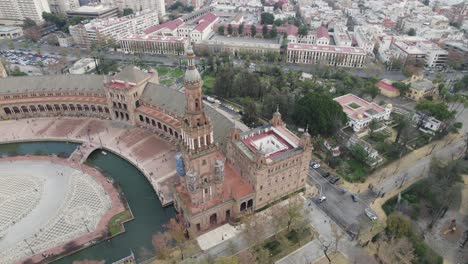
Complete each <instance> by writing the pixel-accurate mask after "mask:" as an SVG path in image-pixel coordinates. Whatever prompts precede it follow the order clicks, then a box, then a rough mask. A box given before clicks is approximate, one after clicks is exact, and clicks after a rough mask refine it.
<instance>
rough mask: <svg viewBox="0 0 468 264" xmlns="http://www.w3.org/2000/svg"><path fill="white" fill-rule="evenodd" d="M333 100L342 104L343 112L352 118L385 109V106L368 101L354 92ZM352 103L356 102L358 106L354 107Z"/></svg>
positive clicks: (373, 113) (380, 111)
mask: <svg viewBox="0 0 468 264" xmlns="http://www.w3.org/2000/svg"><path fill="white" fill-rule="evenodd" d="M333 100H335V101H336V102H338V103H339V104H340V105H341V107H342V108H343V112H345V113H346V115H347V116H348V117H349V118H351V119H357V118H359V116H360V115H362V116H363V117H368V116H372V115H375V114H378V113H382V112H384V111H385V109H384V108H383V107H381V106H379V105H377V104H375V103H371V102H368V101H366V100H364V99H362V98H360V97H358V96H356V95H354V94H346V95H342V96H339V97H336V98H334V99H333ZM351 104H356V105H357V107H353V106H352V105H351Z"/></svg>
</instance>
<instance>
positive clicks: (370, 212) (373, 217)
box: [364, 208, 377, 221]
mask: <svg viewBox="0 0 468 264" xmlns="http://www.w3.org/2000/svg"><path fill="white" fill-rule="evenodd" d="M364 212H365V213H366V215H367V217H369V218H370V219H371V220H374V221H375V220H377V216H376V215H375V214H374V212H372V211H371V209H369V208H366V209H365V210H364Z"/></svg>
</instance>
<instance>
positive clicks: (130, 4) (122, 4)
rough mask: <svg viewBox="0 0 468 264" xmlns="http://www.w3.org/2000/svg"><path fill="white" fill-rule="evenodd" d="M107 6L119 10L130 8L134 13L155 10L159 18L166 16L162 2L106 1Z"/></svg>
mask: <svg viewBox="0 0 468 264" xmlns="http://www.w3.org/2000/svg"><path fill="white" fill-rule="evenodd" d="M107 2H108V3H109V4H112V5H114V6H117V7H118V8H119V9H120V10H123V9H125V8H131V9H132V10H133V11H134V12H137V11H141V10H147V9H149V10H157V11H158V15H159V17H160V18H161V17H164V16H165V15H166V6H165V3H164V0H107Z"/></svg>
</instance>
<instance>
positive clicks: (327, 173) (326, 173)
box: [322, 172, 330, 178]
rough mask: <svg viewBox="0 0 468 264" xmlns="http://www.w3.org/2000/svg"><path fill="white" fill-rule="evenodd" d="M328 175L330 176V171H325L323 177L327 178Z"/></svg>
mask: <svg viewBox="0 0 468 264" xmlns="http://www.w3.org/2000/svg"><path fill="white" fill-rule="evenodd" d="M328 176H330V173H329V172H325V173H324V174H322V177H324V178H327V177H328Z"/></svg>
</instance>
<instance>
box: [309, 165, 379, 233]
mask: <svg viewBox="0 0 468 264" xmlns="http://www.w3.org/2000/svg"><path fill="white" fill-rule="evenodd" d="M319 172H321V173H323V171H322V170H320V169H319V170H318V171H317V170H310V172H309V178H311V179H312V180H313V181H314V182H315V183H316V184H318V183H319V185H321V190H322V194H321V195H322V196H325V197H326V198H327V199H326V201H325V202H322V203H320V202H319V201H318V199H316V198H315V199H313V201H314V203H315V204H316V205H317V207H319V208H320V209H321V210H323V211H324V212H326V213H327V214H328V215H329V216H330V217H331V218H332V219H333V220H334V221H335V222H336V223H337V224H338V225H339V226H340V227H341V228H343V229H344V230H350V231H351V230H353V231H357V228H358V227H361V228H366V227H370V226H371V221H370V219H369V218H368V217H367V216H366V215H365V213H364V209H365V208H366V207H367V204H366V203H365V202H364V201H362V200H361V199H360V198H359V197H358V199H357V202H354V201H353V200H352V198H351V193H350V192H348V191H346V190H345V189H342V188H340V187H337V186H336V185H334V184H331V183H329V182H328V180H329V179H330V178H331V177H333V176H329V177H328V178H324V177H322V176H321V175H320V173H319Z"/></svg>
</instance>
